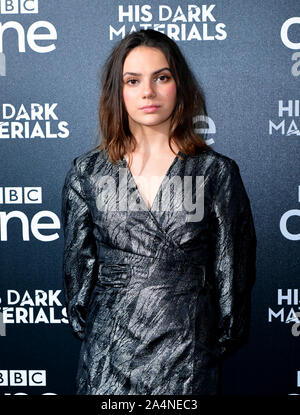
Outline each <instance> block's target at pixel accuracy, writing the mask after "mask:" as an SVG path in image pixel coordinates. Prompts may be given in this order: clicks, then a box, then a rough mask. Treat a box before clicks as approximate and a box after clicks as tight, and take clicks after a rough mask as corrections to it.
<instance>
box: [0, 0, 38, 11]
mask: <svg viewBox="0 0 300 415" xmlns="http://www.w3.org/2000/svg"><path fill="white" fill-rule="evenodd" d="M38 12H39V0H0V14H36V13H38Z"/></svg>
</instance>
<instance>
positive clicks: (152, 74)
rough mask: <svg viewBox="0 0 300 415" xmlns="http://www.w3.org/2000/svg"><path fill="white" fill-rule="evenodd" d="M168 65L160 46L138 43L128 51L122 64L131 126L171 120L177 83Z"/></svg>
mask: <svg viewBox="0 0 300 415" xmlns="http://www.w3.org/2000/svg"><path fill="white" fill-rule="evenodd" d="M168 68H169V64H168V62H167V59H166V57H165V55H164V54H163V52H162V51H161V50H160V49H156V48H153V47H149V46H138V47H136V48H134V49H132V50H131V51H130V52H129V54H128V55H127V57H126V59H125V61H124V65H123V99H124V104H125V108H126V110H127V113H128V120H129V126H135V124H138V125H144V126H157V125H161V124H165V123H169V122H170V120H169V117H170V115H171V114H172V111H173V109H174V107H175V105H176V83H175V79H174V78H173V76H172V74H171V72H170V68H169V69H168ZM145 106H148V108H143V107H145Z"/></svg>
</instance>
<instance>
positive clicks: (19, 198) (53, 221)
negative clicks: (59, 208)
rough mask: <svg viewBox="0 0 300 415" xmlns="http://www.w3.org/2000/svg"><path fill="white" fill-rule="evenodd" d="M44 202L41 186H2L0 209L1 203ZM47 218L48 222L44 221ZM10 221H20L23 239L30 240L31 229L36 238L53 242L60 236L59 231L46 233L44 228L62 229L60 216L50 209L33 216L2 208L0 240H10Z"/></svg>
mask: <svg viewBox="0 0 300 415" xmlns="http://www.w3.org/2000/svg"><path fill="white" fill-rule="evenodd" d="M41 203H42V188H41V187H0V209H1V205H12V204H16V205H27V204H41ZM43 218H45V219H47V222H45V221H43ZM10 221H18V222H19V223H20V225H21V231H22V239H23V241H29V240H30V237H31V235H30V231H31V234H32V236H33V237H34V238H36V239H38V240H39V241H41V242H52V241H55V240H56V239H58V238H59V235H58V233H57V232H52V233H50V234H48V235H44V234H43V233H42V232H41V231H42V229H48V230H51V229H52V230H56V229H60V220H59V218H58V216H57V215H56V214H55V213H54V212H51V211H50V210H41V211H39V212H37V213H35V214H34V215H33V217H32V218H28V216H27V215H26V214H25V213H24V212H22V211H20V210H13V211H10V212H5V211H2V210H0V241H1V242H4V241H7V240H8V237H9V232H8V228H9V226H8V224H9V222H10Z"/></svg>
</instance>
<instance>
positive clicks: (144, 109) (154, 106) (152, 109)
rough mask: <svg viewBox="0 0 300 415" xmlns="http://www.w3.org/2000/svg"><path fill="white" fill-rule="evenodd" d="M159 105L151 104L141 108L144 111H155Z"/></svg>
mask: <svg viewBox="0 0 300 415" xmlns="http://www.w3.org/2000/svg"><path fill="white" fill-rule="evenodd" d="M158 108H159V106H158V105H151V106H149V107H143V108H141V110H142V111H144V112H154V111H156V110H158Z"/></svg>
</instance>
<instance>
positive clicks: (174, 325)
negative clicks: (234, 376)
mask: <svg viewBox="0 0 300 415" xmlns="http://www.w3.org/2000/svg"><path fill="white" fill-rule="evenodd" d="M195 115H202V116H204V115H206V110H205V103H204V98H203V94H202V92H201V90H200V89H199V87H198V85H197V82H196V80H195V77H194V76H193V75H192V73H191V71H190V69H189V68H188V66H187V63H186V61H185V59H184V57H183V56H182V54H181V52H180V50H179V48H178V46H177V45H176V43H175V42H173V41H172V40H171V39H169V38H168V37H167V36H166V35H164V34H162V33H160V32H157V31H154V30H141V31H139V32H135V33H132V34H129V35H127V36H126V37H125V38H124V39H123V40H121V41H120V42H119V43H118V44H117V45H116V46H115V48H114V50H113V51H112V53H111V55H110V56H109V58H108V59H107V61H106V64H105V66H104V69H103V76H102V94H101V99H100V109H99V120H100V127H101V131H102V135H103V143H102V145H100V146H99V147H97V148H95V149H93V150H90V151H88V152H87V153H85V154H83V155H81V156H79V157H76V158H75V159H74V160H73V163H72V165H71V167H70V169H69V171H68V173H67V176H66V179H65V183H64V187H63V191H62V220H63V227H64V237H65V245H64V258H63V270H64V275H63V276H64V290H65V296H66V304H67V311H68V317H69V321H70V324H71V326H72V329H73V332H74V334H75V335H76V336H77V337H78V338H80V339H81V340H82V345H81V351H80V359H79V367H78V372H77V378H76V393H77V394H90V395H96V394H99V395H106V394H112V395H123V394H124V395H131V394H142V395H148V394H150V395H155V394H157V395H164V394H179V395H186V394H199V395H212V394H217V393H219V389H218V384H219V362H220V358H221V356H223V355H224V354H225V353H226V352H229V351H230V350H233V349H234V347H237V345H239V344H240V342H241V341H242V340H243V339H244V338H245V335H246V331H247V326H248V323H249V307H250V293H251V288H252V285H253V283H254V279H255V254H256V236H255V229H254V224H253V218H252V213H251V208H250V202H249V199H248V196H247V193H246V190H245V188H244V185H243V182H242V179H241V176H240V173H239V168H238V165H237V164H236V162H235V161H234V160H232V159H230V158H229V157H227V156H225V155H221V154H220V153H218V152H216V151H214V150H212V149H211V148H210V147H209V146H207V145H206V143H205V141H204V139H203V138H201V137H199V136H197V135H196V134H195V132H194V129H193V128H194V126H193V116H195ZM154 177H155V178H156V180H154ZM191 178H192V180H191ZM174 183H175V186H174ZM195 199H196V203H195ZM191 208H193V209H191ZM191 212H193V213H191Z"/></svg>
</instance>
